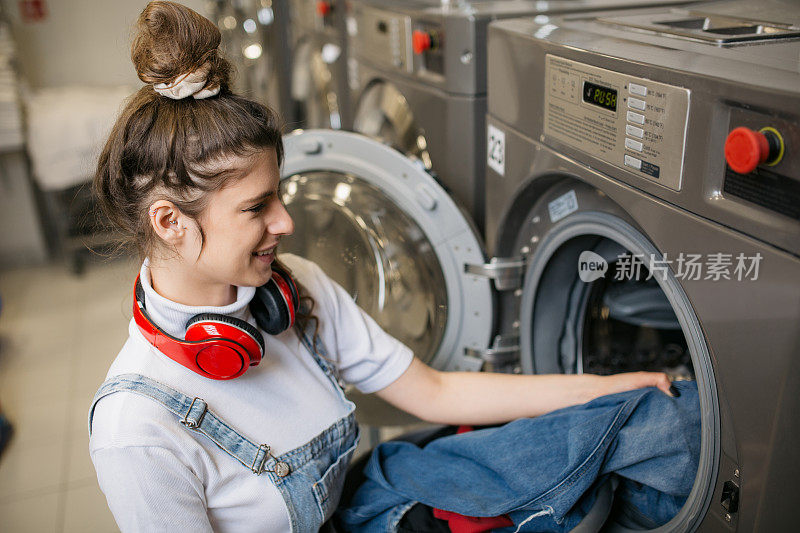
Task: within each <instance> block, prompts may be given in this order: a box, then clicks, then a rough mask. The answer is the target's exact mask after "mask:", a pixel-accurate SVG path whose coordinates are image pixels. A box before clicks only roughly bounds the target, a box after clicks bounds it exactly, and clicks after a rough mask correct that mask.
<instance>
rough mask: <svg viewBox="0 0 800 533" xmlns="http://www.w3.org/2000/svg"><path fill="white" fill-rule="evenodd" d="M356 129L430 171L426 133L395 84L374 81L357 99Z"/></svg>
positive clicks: (354, 122)
mask: <svg viewBox="0 0 800 533" xmlns="http://www.w3.org/2000/svg"><path fill="white" fill-rule="evenodd" d="M353 131H356V132H358V133H362V134H364V135H367V136H368V137H372V138H373V139H377V140H378V141H380V142H382V143H384V144H387V145H389V146H391V147H392V148H394V149H395V150H398V151H400V152H401V153H403V154H405V155H406V156H408V157H410V158H411V159H412V160H414V161H416V162H417V163H418V164H419V165H420V166H421V167H422V168H424V169H425V170H427V171H429V172H430V171H431V169H432V168H433V165H432V162H431V156H430V154H429V153H428V141H427V139H426V138H425V132H424V131H422V129H421V128H420V127H419V126H417V124H416V121H415V119H414V113H413V111H412V110H411V106H409V105H408V101H407V100H406V98H405V96H403V94H402V93H401V92H400V91H399V90H398V89H397V87H395V86H394V85H393V84H391V83H389V82H387V81H384V80H379V79H376V80H373V81H371V82H370V83H369V84H367V87H366V88H365V89H364V91H363V92H362V93H361V96H360V97H359V99H358V106H357V107H356V112H355V117H354V118H353Z"/></svg>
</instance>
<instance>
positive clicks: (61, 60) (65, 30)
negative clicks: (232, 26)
mask: <svg viewBox="0 0 800 533" xmlns="http://www.w3.org/2000/svg"><path fill="white" fill-rule="evenodd" d="M0 1H1V2H2V4H3V7H4V11H5V12H6V13H7V14H8V16H9V18H10V19H11V22H12V25H13V34H14V38H15V40H16V42H17V49H18V53H19V56H20V62H21V66H22V69H23V71H24V74H25V76H26V78H27V80H28V83H29V84H30V85H31V86H32V87H34V88H36V87H57V86H61V85H84V84H88V85H122V84H129V85H136V84H139V83H141V81H139V79H138V78H137V77H136V72H135V71H134V68H133V63H131V60H130V42H131V34H132V29H133V24H134V23H135V21H136V18H137V17H138V16H139V13H141V11H142V9H143V8H144V6H145V5H147V1H146V0H44V2H45V5H46V7H47V11H48V16H47V18H46V19H45V20H44V21H42V22H36V23H25V22H23V21H22V20H21V18H20V15H19V6H18V4H19V2H18V0H0ZM180 3H182V4H184V5H187V6H189V7H190V8H192V9H194V10H195V11H197V12H199V13H201V14H203V15H207V13H206V11H205V2H204V0H181V1H180Z"/></svg>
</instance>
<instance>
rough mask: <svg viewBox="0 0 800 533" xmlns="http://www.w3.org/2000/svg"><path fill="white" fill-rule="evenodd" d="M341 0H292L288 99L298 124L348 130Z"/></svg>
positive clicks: (348, 99) (349, 115)
mask: <svg viewBox="0 0 800 533" xmlns="http://www.w3.org/2000/svg"><path fill="white" fill-rule="evenodd" d="M346 7H347V6H346V5H345V1H344V0H292V2H291V19H292V43H293V44H292V50H293V57H292V90H291V95H292V100H294V105H295V109H296V110H297V114H298V122H299V125H300V126H299V127H302V128H332V129H343V128H344V129H349V128H350V127H351V125H352V122H353V119H352V101H351V100H352V99H351V97H350V93H349V90H348V86H347V57H348V56H347V44H348V40H347V30H346V26H345V25H346Z"/></svg>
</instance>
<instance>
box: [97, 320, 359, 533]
mask: <svg viewBox="0 0 800 533" xmlns="http://www.w3.org/2000/svg"><path fill="white" fill-rule="evenodd" d="M296 331H297V334H298V336H299V337H300V340H301V341H302V343H303V345H304V346H305V347H306V348H307V349H308V351H309V352H311V354H312V355H313V356H314V360H315V361H316V362H317V364H318V365H319V366H320V367H321V368H322V370H323V372H325V375H326V376H328V379H330V380H331V382H332V383H333V385H334V387H335V389H336V391H337V394H338V395H339V398H340V399H341V401H343V402H345V404H346V405H347V406H348V414H347V415H345V416H344V417H342V418H340V419H339V420H337V421H336V422H334V423H333V424H332V425H331V426H330V427H328V428H327V429H326V430H324V431H323V432H322V433H320V434H319V435H317V436H316V437H314V438H313V439H311V441H309V442H308V443H306V444H304V445H302V446H300V447H298V448H295V449H294V450H291V451H289V452H286V453H284V454H282V455H280V456H277V457H275V456H273V455H272V453H271V452H270V447H269V445H267V444H256V443H253V442H250V441H249V440H247V439H246V438H245V437H243V436H242V435H240V434H239V433H238V432H237V431H236V430H235V429H233V428H231V427H230V426H229V425H228V424H226V423H225V422H223V421H222V420H220V419H219V417H217V416H216V415H215V414H214V413H213V412H211V411H210V410H209V409H208V406H207V405H206V403H205V402H204V401H203V400H202V399H201V398H191V397H189V396H186V395H184V394H182V393H180V392H178V391H176V390H174V389H172V388H170V387H167V386H166V385H163V384H161V383H158V382H157V381H154V380H152V379H150V378H148V377H145V376H142V375H139V374H123V375H119V376H115V377H113V378H111V379H109V380H107V381H106V382H105V383H103V384H102V385H101V386H100V389H99V390H98V391H97V394H95V396H94V400H93V401H92V405H91V408H90V410H89V434H90V435H91V432H92V417H93V415H94V408H95V406H96V405H97V402H98V401H100V400H101V399H102V398H104V397H106V396H108V395H109V394H113V393H115V392H117V391H130V392H135V393H137V394H141V395H143V396H147V397H148V398H152V399H153V400H155V401H157V402H159V403H161V404H163V405H164V407H166V408H167V409H169V410H170V411H172V413H174V414H175V415H176V417H177V420H176V422H180V423H181V424H183V425H184V426H186V428H187V429H188V430H189V431H198V432H200V433H202V434H203V435H205V436H206V437H208V438H209V439H211V440H212V441H214V443H215V444H216V445H217V446H219V447H220V448H222V449H223V450H225V451H226V452H228V454H230V455H231V456H232V457H233V458H235V459H237V460H238V461H239V462H240V463H242V466H244V467H245V468H248V469H249V470H251V471H252V472H253V474H255V475H257V476H258V475H261V474H262V473H264V474H266V475H267V477H268V478H269V480H270V481H271V482H272V483H273V484H274V485H275V486H276V487H277V488H278V490H279V491H280V493H281V496H282V497H283V500H284V502H285V503H286V507H287V508H288V510H289V522H290V524H291V528H292V531H295V532H300V533H308V532H310V531H318V530H319V528H320V526H321V525H322V524H323V523H324V522H325V521H327V520H328V519H329V518H330V517H331V515H332V514H333V512H334V510H335V509H336V505H337V504H338V502H339V497H340V496H341V492H342V486H343V484H344V476H345V473H346V471H347V466H348V465H349V463H350V459H351V458H352V456H353V452H355V450H356V446H357V445H358V441H359V432H358V425H357V424H356V421H355V416H354V414H353V411H354V409H355V405H354V404H353V402H351V401H350V400H348V399H347V398H346V397H345V395H344V390H343V389H342V384H341V383H340V381H339V379H338V378H337V375H336V370H335V368H334V366H333V365H332V364H331V363H330V362H329V359H328V356H327V352H326V351H325V347H324V346H323V344H322V341H321V339H320V338H319V336H314V335H313V329H310V330H306V331H305V332H303V331H301V330H300V329H299V328H298V329H297V330H296ZM310 338H314V340H315V341H316V350H314V347H315V345H314V344H313V343H312V342H311V340H310ZM315 510H316V512H315Z"/></svg>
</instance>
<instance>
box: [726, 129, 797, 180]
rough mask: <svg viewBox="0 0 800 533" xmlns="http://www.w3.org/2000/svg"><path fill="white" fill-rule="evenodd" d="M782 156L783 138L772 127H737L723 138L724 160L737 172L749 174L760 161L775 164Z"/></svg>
mask: <svg viewBox="0 0 800 533" xmlns="http://www.w3.org/2000/svg"><path fill="white" fill-rule="evenodd" d="M782 156H783V139H782V138H781V135H780V134H779V133H778V131H777V130H775V129H774V128H764V129H762V130H761V131H754V130H751V129H750V128H745V127H738V128H735V129H734V130H733V131H731V132H730V133H729V134H728V138H727V139H725V161H727V162H728V165H729V166H730V167H731V168H732V169H733V170H734V171H735V172H738V173H739V174H749V173H751V172H753V171H754V170H755V169H756V167H757V166H758V165H761V164H762V163H770V164H776V163H777V162H778V161H780V159H781V157H782Z"/></svg>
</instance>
